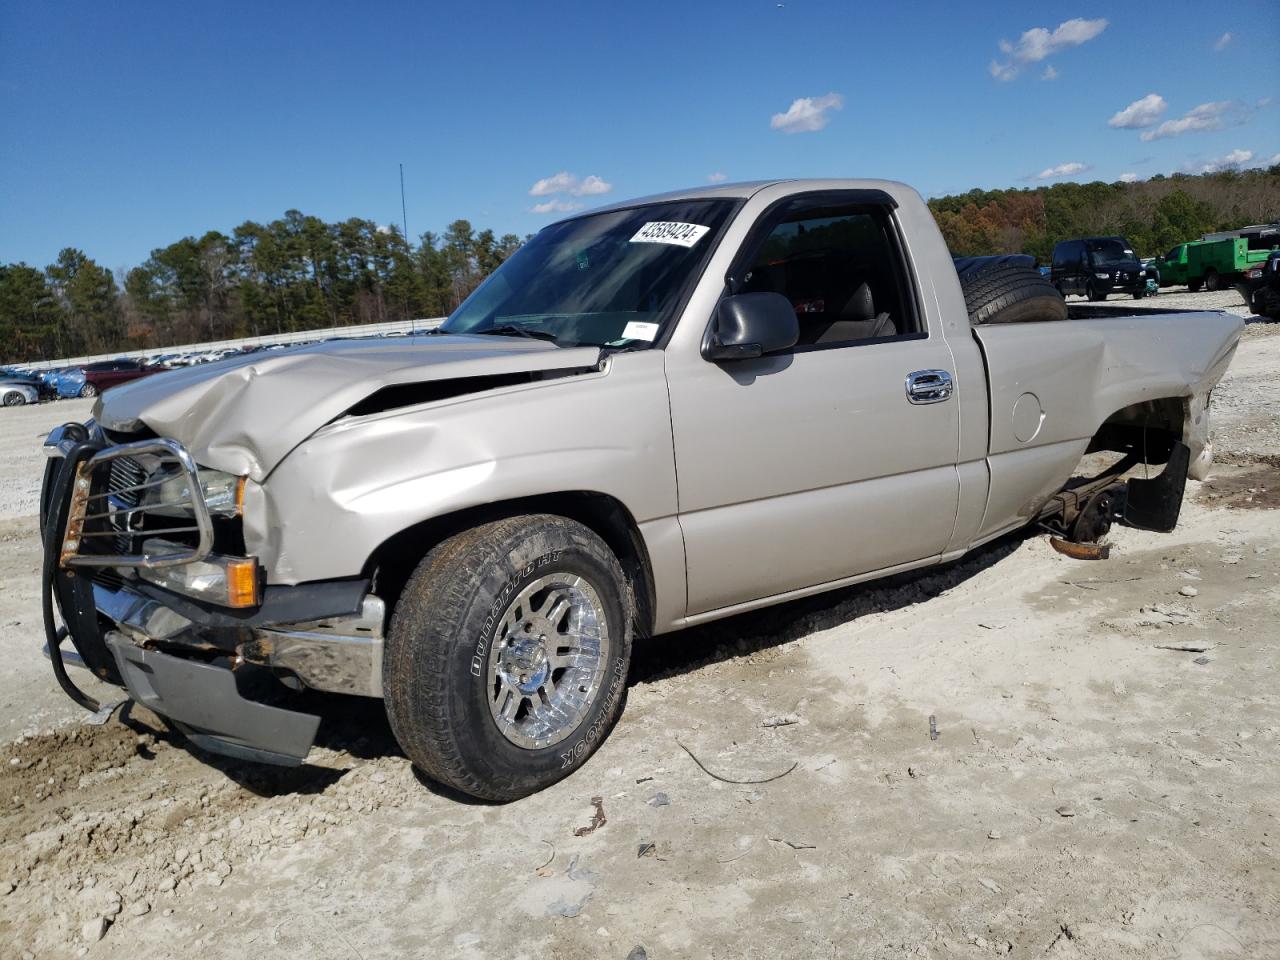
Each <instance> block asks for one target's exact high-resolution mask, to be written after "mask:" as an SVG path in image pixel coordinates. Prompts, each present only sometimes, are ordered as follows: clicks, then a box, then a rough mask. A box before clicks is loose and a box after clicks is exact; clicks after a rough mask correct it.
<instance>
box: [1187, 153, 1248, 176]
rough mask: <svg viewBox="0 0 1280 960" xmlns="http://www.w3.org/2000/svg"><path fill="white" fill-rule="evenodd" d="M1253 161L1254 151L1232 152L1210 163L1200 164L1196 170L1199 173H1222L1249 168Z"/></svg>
mask: <svg viewBox="0 0 1280 960" xmlns="http://www.w3.org/2000/svg"><path fill="white" fill-rule="evenodd" d="M1252 159H1253V151H1252V150H1232V151H1231V152H1230V153H1228V154H1226V155H1225V156H1221V157H1215V158H1214V159H1213V160H1210V161H1209V162H1208V163H1204V164H1200V165H1199V166H1198V167H1196V168H1195V170H1196V172H1197V173H1221V172H1222V171H1224V170H1239V169H1240V168H1241V167H1244V166H1247V165H1248V164H1249V161H1250V160H1252Z"/></svg>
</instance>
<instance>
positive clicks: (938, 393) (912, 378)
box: [907, 370, 951, 403]
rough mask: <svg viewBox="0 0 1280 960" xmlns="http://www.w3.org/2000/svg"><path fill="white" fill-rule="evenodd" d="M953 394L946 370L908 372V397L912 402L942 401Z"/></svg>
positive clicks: (949, 376) (949, 377)
mask: <svg viewBox="0 0 1280 960" xmlns="http://www.w3.org/2000/svg"><path fill="white" fill-rule="evenodd" d="M950 396H951V374H949V373H948V372H947V371H946V370H917V371H915V373H908V374H907V399H908V400H910V401H911V402H912V403H941V402H942V401H943V400H946V399H947V398H948V397H950Z"/></svg>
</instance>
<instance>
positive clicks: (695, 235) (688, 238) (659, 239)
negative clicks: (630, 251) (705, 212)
mask: <svg viewBox="0 0 1280 960" xmlns="http://www.w3.org/2000/svg"><path fill="white" fill-rule="evenodd" d="M710 229H711V228H710V227H704V226H701V225H699V224H696V223H674V222H671V221H668V220H651V221H650V222H649V223H646V224H645V225H644V226H643V227H641V228H640V229H639V230H637V231H636V235H635V236H634V237H632V238H631V242H632V243H671V244H674V245H675V246H677V247H692V246H693V245H694V244H695V243H697V242H698V241H699V240H701V239H702V237H703V235H704V234H706V232H707V231H708V230H710Z"/></svg>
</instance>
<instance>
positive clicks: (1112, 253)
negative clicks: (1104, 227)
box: [1087, 240, 1138, 265]
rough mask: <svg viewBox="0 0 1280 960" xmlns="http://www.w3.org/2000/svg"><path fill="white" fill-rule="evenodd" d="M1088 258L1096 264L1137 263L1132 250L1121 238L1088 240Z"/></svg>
mask: <svg viewBox="0 0 1280 960" xmlns="http://www.w3.org/2000/svg"><path fill="white" fill-rule="evenodd" d="M1087 243H1088V245H1089V259H1090V260H1091V261H1092V262H1093V263H1095V264H1098V265H1103V264H1106V265H1110V264H1137V262H1138V258H1137V257H1136V256H1135V255H1134V252H1133V250H1132V249H1131V248H1130V247H1129V246H1128V244H1126V243H1124V242H1123V241H1121V240H1089V241H1087Z"/></svg>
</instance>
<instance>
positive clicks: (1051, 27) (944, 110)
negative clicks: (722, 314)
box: [0, 0, 1280, 268]
mask: <svg viewBox="0 0 1280 960" xmlns="http://www.w3.org/2000/svg"><path fill="white" fill-rule="evenodd" d="M1278 6H1280V5H1277V4H1276V3H1275V2H1274V0H1266V2H1257V0H1250V2H1234V0H1220V2H1216V3H1213V4H1204V3H1192V2H1181V0H1170V2H1165V3H1161V4H1159V5H1154V4H1138V3H1132V4H1124V5H1117V4H1107V3H1086V4H1075V3H1067V4H1058V3H1051V4H1050V3H1044V4H1028V3H1026V2H1025V0H1022V2H1016V3H1008V4H1001V3H980V4H974V3H968V4H963V5H961V4H955V3H944V2H938V3H912V2H901V3H866V2H863V3H850V2H844V3H834V2H817V0H786V2H785V3H784V4H779V3H777V2H776V0H768V2H764V0H736V2H719V3H711V2H708V3H697V2H693V0H684V2H672V3H668V2H661V0H648V2H644V3H631V4H625V5H624V4H616V3H611V2H600V0H597V2H595V3H571V2H561V3H556V2H538V0H523V2H510V3H492V4H488V3H481V2H465V0H464V2H455V3H449V4H444V3H415V4H408V3H405V4H382V3H376V2H366V3H362V4H359V5H351V6H347V7H340V6H339V5H337V4H325V3H319V2H314V0H313V2H311V3H297V4H289V3H283V2H270V3H262V2H258V3H252V4H239V3H232V2H220V3H206V4H193V3H174V2H172V0H170V2H167V3H163V4H148V3H141V2H138V3H128V4H124V3H119V4H118V3H112V2H108V0H95V2H83V3H57V2H32V0H0V131H2V134H0V262H11V261H17V260H25V261H27V262H29V263H31V264H33V265H37V266H44V265H46V264H48V263H50V262H52V260H53V259H54V257H55V256H56V254H57V251H58V250H59V249H60V248H61V247H63V246H67V245H72V246H78V247H80V248H82V249H84V250H85V251H86V252H87V253H88V254H89V255H90V256H91V257H93V258H95V259H96V260H98V261H99V262H100V263H102V264H103V265H104V266H107V267H111V268H118V267H125V266H132V265H134V264H136V263H139V262H141V261H142V260H144V259H145V258H146V257H147V255H148V253H149V252H150V250H151V249H152V248H153V247H157V246H161V245H164V244H167V243H170V242H172V241H174V240H177V239H179V238H180V237H182V236H184V235H186V234H199V233H202V232H204V231H205V230H208V229H220V230H224V231H229V230H231V229H232V228H233V227H235V226H236V225H237V224H239V223H241V222H242V221H244V220H246V219H257V220H267V219H271V218H273V217H276V216H279V215H280V214H281V213H283V212H284V211H285V210H287V209H289V208H297V209H300V210H302V211H304V212H306V213H310V214H315V215H316V216H320V217H323V218H325V219H330V220H332V219H341V218H345V217H349V216H360V217H367V218H370V219H373V220H376V221H378V222H379V223H384V224H385V223H399V221H400V196H399V181H398V169H397V164H399V163H400V162H403V163H404V165H405V177H406V194H407V205H408V219H409V231H410V233H411V234H412V235H414V236H415V237H416V236H417V235H418V234H419V233H421V232H423V231H425V230H434V231H437V232H439V231H441V230H442V229H443V228H444V226H445V225H446V224H447V223H448V222H449V221H451V220H453V219H456V218H458V217H466V218H468V219H470V220H471V221H472V222H473V223H474V224H476V225H477V226H479V227H492V228H494V229H495V230H497V231H498V232H500V233H501V232H507V231H510V232H515V233H518V234H525V233H528V232H532V231H534V230H536V229H538V228H539V227H540V226H542V225H543V224H545V223H547V222H549V221H550V220H552V219H554V218H555V216H556V213H554V212H551V211H553V210H554V209H563V208H566V207H571V206H574V205H579V204H581V205H585V206H591V205H594V204H597V203H601V202H606V201H613V200H618V199H625V198H627V197H631V196H639V195H643V194H647V193H654V192H658V191H662V190H667V189H673V188H677V187H682V186H688V185H690V184H698V183H705V182H707V181H708V178H710V177H712V176H718V175H722V176H724V177H727V178H728V179H730V180H747V179H755V178H764V177H773V176H875V177H881V176H883V177H891V178H894V179H900V180H905V181H907V182H909V183H911V184H912V185H914V186H916V187H917V188H918V189H919V190H921V191H922V192H923V193H925V194H927V195H936V194H942V193H952V192H957V191H963V190H966V189H969V188H970V187H974V186H981V187H1008V186H1022V185H1028V184H1034V183H1041V182H1043V183H1052V182H1057V181H1058V180H1060V179H1076V180H1092V179H1102V180H1115V179H1119V178H1120V177H1121V176H1122V175H1124V174H1131V175H1136V176H1138V177H1143V178H1145V177H1147V176H1150V175H1152V174H1155V173H1169V172H1171V171H1174V170H1179V169H1186V170H1191V171H1194V170H1199V169H1202V168H1203V167H1204V166H1205V165H1208V164H1215V163H1218V164H1221V163H1236V164H1243V165H1246V166H1247V165H1253V164H1260V163H1265V162H1267V161H1268V160H1269V159H1270V158H1271V157H1273V156H1275V155H1277V154H1280V54H1277V51H1280V17H1277V16H1276V14H1277V12H1280V10H1278ZM1104 21H1105V23H1104ZM1028 31H1032V32H1031V33H1028ZM1226 35H1229V36H1226ZM1224 36H1225V37H1226V38H1225V39H1224ZM1001 41H1004V45H1003V48H1002V45H1001ZM1046 74H1047V75H1048V77H1050V79H1046ZM1152 95H1154V97H1155V99H1152ZM1268 98H1274V103H1273V104H1270V105H1268V104H1267V103H1266V101H1267V99H1268ZM797 101H799V102H797ZM1260 101H1261V102H1262V103H1263V105H1262V106H1259V102H1260ZM1131 105H1132V107H1131ZM1202 105H1207V109H1201V110H1200V111H1198V112H1197V110H1196V108H1198V107H1202ZM1127 108H1130V109H1128V112H1127V113H1126V112H1125V111H1126V109H1127ZM1109 121H1111V122H1112V124H1113V125H1109ZM1162 125H1163V126H1162ZM1144 136H1146V138H1147V139H1145V140H1144V139H1143V138H1144ZM1076 165H1079V166H1078V167H1077V166H1076ZM1080 168H1084V169H1080ZM1055 171H1056V172H1055ZM560 174H567V175H568V176H558V175H560ZM1042 174H1043V175H1044V178H1043V179H1038V177H1039V176H1040V175H1042ZM540 181H547V182H546V183H544V184H543V186H542V187H541V188H540V190H539V191H537V192H536V194H532V195H531V190H534V188H535V186H536V185H537V184H538V183H539V182H540ZM538 207H542V208H543V209H544V210H547V211H548V212H537V211H536V210H535V208H538ZM548 208H550V209H549V210H548Z"/></svg>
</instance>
